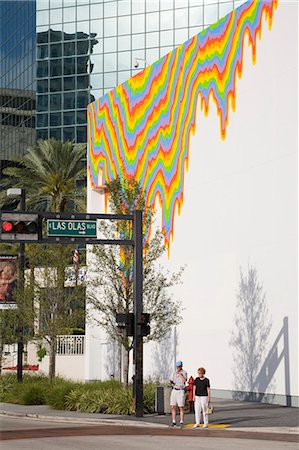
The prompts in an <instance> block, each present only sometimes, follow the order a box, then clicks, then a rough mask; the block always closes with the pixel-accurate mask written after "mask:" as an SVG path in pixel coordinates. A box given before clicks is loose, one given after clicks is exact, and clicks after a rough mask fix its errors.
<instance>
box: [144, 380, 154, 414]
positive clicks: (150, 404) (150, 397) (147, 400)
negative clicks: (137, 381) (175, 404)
mask: <svg viewBox="0 0 299 450" xmlns="http://www.w3.org/2000/svg"><path fill="white" fill-rule="evenodd" d="M155 397H156V385H155V384H154V383H146V384H144V389H143V404H144V407H143V412H144V413H145V414H152V413H154V412H155Z"/></svg>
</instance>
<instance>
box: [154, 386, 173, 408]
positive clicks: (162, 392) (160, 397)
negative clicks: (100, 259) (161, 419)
mask: <svg viewBox="0 0 299 450" xmlns="http://www.w3.org/2000/svg"><path fill="white" fill-rule="evenodd" d="M171 390H172V388H171V387H170V386H157V388H156V399H155V412H156V413H157V414H170V394H171Z"/></svg>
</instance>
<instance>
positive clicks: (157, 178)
mask: <svg viewBox="0 0 299 450" xmlns="http://www.w3.org/2000/svg"><path fill="white" fill-rule="evenodd" d="M276 7H277V0H273V1H269V0H268V1H266V0H262V1H261V0H258V1H257V0H251V1H248V2H247V3H245V4H243V5H242V6H240V7H239V8H238V9H236V10H234V11H232V13H231V14H229V15H227V16H226V17H224V18H223V19H221V20H220V21H219V22H217V23H216V24H215V25H213V26H211V27H209V28H208V29H206V30H205V31H203V32H202V33H200V34H199V35H197V36H195V37H193V38H192V39H190V40H189V41H187V42H186V43H184V44H183V45H181V46H180V47H178V48H177V49H176V50H174V51H173V52H171V53H169V54H168V55H166V56H165V57H163V58H161V59H160V60H159V61H157V62H156V63H154V64H153V65H152V66H150V67H148V68H146V69H145V70H144V71H142V72H141V73H139V74H137V75H136V76H134V77H133V78H131V79H129V80H128V81H127V82H125V83H124V84H122V85H120V86H118V87H116V88H115V89H114V90H113V91H111V92H109V93H108V94H106V95H105V96H104V97H102V98H101V99H99V100H97V101H95V102H93V103H92V104H90V105H89V107H88V130H89V155H88V173H89V177H90V181H91V186H92V188H96V187H97V186H98V185H99V184H102V183H105V182H109V181H111V180H113V179H115V178H116V177H117V176H119V177H120V179H121V180H124V178H128V177H134V178H135V179H136V180H138V181H139V182H140V184H141V186H142V187H143V188H144V189H145V190H146V204H147V206H150V207H151V208H154V206H155V202H156V200H158V201H159V203H160V205H161V208H162V221H163V223H162V228H163V232H164V234H165V243H166V245H168V246H169V244H170V241H171V239H172V238H173V230H174V217H175V214H176V212H178V213H180V210H181V207H182V204H183V193H184V177H185V171H186V170H187V168H188V156H189V139H190V135H191V133H193V132H194V130H195V117H196V107H197V103H198V101H200V106H201V110H202V111H203V113H204V114H205V115H207V114H208V113H209V104H210V102H211V101H214V102H215V103H216V106H217V112H218V116H219V122H220V133H221V136H222V138H223V139H225V133H226V127H227V125H228V119H229V109H230V108H232V110H234V108H235V101H236V80H237V75H238V76H239V77H240V76H241V74H242V65H243V52H244V45H245V42H247V41H246V40H245V38H246V37H247V38H248V42H249V46H250V47H251V50H252V60H253V63H255V57H256V43H257V37H259V38H260V37H261V30H262V24H263V22H267V23H268V27H269V28H271V24H272V18H273V12H274V9H275V8H276Z"/></svg>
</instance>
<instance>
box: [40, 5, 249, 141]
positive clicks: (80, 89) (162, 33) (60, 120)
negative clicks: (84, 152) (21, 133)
mask: <svg viewBox="0 0 299 450" xmlns="http://www.w3.org/2000/svg"><path fill="white" fill-rule="evenodd" d="M244 1H245V0H239V1H233V0H231V1H222V0H118V1H115V0H113V1H109V0H106V1H103V0H37V134H38V138H42V139H47V138H48V137H54V138H57V139H63V140H67V139H74V140H75V141H76V142H86V106H87V104H88V103H90V102H91V101H93V100H94V99H96V98H99V97H101V96H102V95H103V94H105V93H106V92H108V91H109V90H111V89H113V88H114V87H115V86H117V85H118V84H121V83H123V82H124V81H126V80H127V79H128V78H130V77H131V76H133V75H134V74H135V73H137V72H138V71H139V70H142V69H143V68H144V67H145V65H148V64H152V63H153V62H154V61H156V60H157V59H159V58H161V57H162V56H164V55H165V54H167V53H169V52H170V51H171V50H173V49H174V48H175V47H176V46H178V45H179V44H181V43H183V42H185V41H186V40H187V39H188V38H190V37H192V36H193V35H195V34H197V33H199V32H200V31H202V30H203V28H204V27H207V26H209V25H210V24H212V23H214V22H216V21H217V20H218V18H220V17H223V16H224V15H226V14H227V13H229V12H230V11H231V10H232V9H233V8H236V7H237V6H239V5H240V4H241V3H244Z"/></svg>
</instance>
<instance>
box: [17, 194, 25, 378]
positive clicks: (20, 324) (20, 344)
mask: <svg viewBox="0 0 299 450" xmlns="http://www.w3.org/2000/svg"><path fill="white" fill-rule="evenodd" d="M20 210H21V211H25V190H24V189H21V198H20ZM19 268H20V270H19V279H18V283H19V293H20V294H21V297H22V296H23V295H24V271H25V243H24V242H20V244H19ZM22 300H23V299H22V298H21V301H20V299H19V309H20V308H23V304H22ZM18 328H19V329H18V361H17V380H18V381H19V382H20V383H21V382H22V380H23V350H24V342H23V319H22V310H21V314H20V316H19V321H18Z"/></svg>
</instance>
